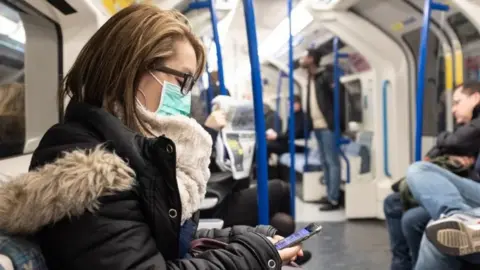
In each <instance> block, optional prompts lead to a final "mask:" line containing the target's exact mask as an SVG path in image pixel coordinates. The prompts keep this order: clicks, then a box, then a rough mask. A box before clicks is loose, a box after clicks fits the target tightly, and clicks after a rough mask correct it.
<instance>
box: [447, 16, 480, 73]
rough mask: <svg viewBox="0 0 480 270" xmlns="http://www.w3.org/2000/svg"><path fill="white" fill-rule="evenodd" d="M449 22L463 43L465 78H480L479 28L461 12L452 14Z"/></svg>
mask: <svg viewBox="0 0 480 270" xmlns="http://www.w3.org/2000/svg"><path fill="white" fill-rule="evenodd" d="M448 23H449V24H450V25H451V26H452V28H453V30H454V31H455V33H456V34H457V36H458V39H459V40H460V43H461V44H462V50H463V57H464V72H465V74H464V76H465V78H466V79H467V80H475V81H476V80H480V72H479V71H480V49H479V48H480V34H479V32H478V30H477V29H476V28H475V26H474V25H473V24H472V23H471V22H470V21H469V20H468V19H467V17H465V16H464V15H463V14H462V13H460V12H458V13H455V14H454V15H452V16H450V17H449V18H448Z"/></svg>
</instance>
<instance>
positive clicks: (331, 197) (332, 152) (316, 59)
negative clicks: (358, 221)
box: [296, 49, 346, 211]
mask: <svg viewBox="0 0 480 270" xmlns="http://www.w3.org/2000/svg"><path fill="white" fill-rule="evenodd" d="M321 57H322V53H321V52H320V51H319V50H317V49H310V50H309V51H308V54H307V56H305V57H304V58H303V59H302V60H301V61H298V64H297V65H296V66H301V67H303V68H305V69H306V70H307V71H308V77H309V78H308V87H307V88H308V89H307V91H308V92H307V115H308V116H309V117H310V119H312V125H313V131H314V133H315V137H316V138H317V140H318V147H319V151H320V159H321V162H322V167H323V175H324V178H325V184H326V187H327V197H324V198H321V199H320V203H322V204H324V205H323V206H322V207H321V208H320V210H321V211H330V210H335V209H338V208H339V207H340V204H339V199H340V182H341V179H340V177H341V172H340V169H341V168H340V155H339V153H338V151H337V147H336V143H337V142H336V141H335V139H336V138H335V134H334V129H335V119H334V89H333V88H334V78H333V66H332V65H328V66H326V67H325V68H324V69H321V68H319V64H320V59H321ZM312 83H313V86H312ZM339 90H340V93H339V94H340V119H339V121H340V122H339V123H337V124H338V125H340V131H341V132H343V131H345V126H346V125H345V115H346V114H345V101H346V100H345V89H344V87H343V85H340V87H339Z"/></svg>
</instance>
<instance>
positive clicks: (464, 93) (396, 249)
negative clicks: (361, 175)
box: [384, 83, 480, 270]
mask: <svg viewBox="0 0 480 270" xmlns="http://www.w3.org/2000/svg"><path fill="white" fill-rule="evenodd" d="M467 89H468V90H467ZM471 89H480V85H479V84H478V83H467V84H465V85H464V86H463V87H459V88H457V89H456V91H455V93H454V100H455V102H454V103H455V104H454V106H453V108H452V111H453V113H454V116H455V119H456V123H457V124H458V125H459V126H458V127H457V128H456V129H455V131H453V132H442V133H440V134H439V135H438V137H437V143H436V145H435V146H434V147H433V148H432V149H431V150H430V151H429V152H428V153H427V155H426V157H425V159H424V160H426V161H429V160H431V159H434V158H438V157H441V156H450V155H453V156H452V157H451V159H452V160H453V161H454V162H458V163H462V162H463V163H464V164H465V165H467V166H469V164H470V162H471V161H470V160H471V158H472V157H476V156H477V153H478V151H479V150H480V117H479V116H480V115H479V112H480V111H479V108H478V106H475V102H473V103H472V104H470V103H469V102H470V100H469V99H468V96H469V95H471V94H472V93H474V92H475V91H473V90H471ZM459 106H461V108H459ZM460 156H462V157H460ZM467 171H468V172H469V174H472V172H473V171H474V169H473V167H471V168H470V169H469V170H467ZM465 176H467V175H465ZM397 191H398V190H397ZM384 212H385V217H386V221H387V225H388V232H389V235H390V243H391V247H392V255H393V256H392V264H391V269H392V270H396V269H411V268H412V266H414V265H415V262H416V260H417V256H418V252H419V248H420V241H421V239H422V235H423V233H424V229H425V227H426V225H427V223H428V221H429V220H430V215H429V213H428V212H427V211H426V210H425V209H424V208H423V207H415V208H413V209H410V210H408V211H406V212H404V209H403V207H402V201H401V199H400V194H399V193H398V192H396V193H392V194H390V195H389V196H387V198H386V199H385V201H384Z"/></svg>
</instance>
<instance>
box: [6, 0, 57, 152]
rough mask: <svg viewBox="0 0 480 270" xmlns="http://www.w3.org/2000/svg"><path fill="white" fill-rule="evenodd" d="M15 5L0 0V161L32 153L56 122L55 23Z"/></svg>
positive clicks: (30, 10) (14, 3)
mask: <svg viewBox="0 0 480 270" xmlns="http://www.w3.org/2000/svg"><path fill="white" fill-rule="evenodd" d="M20 5H21V4H20V3H19V1H10V0H0V159H3V158H8V157H11V156H16V155H20V154H23V153H26V152H31V151H33V150H34V149H35V148H36V147H37V145H38V142H39V141H40V138H41V137H42V136H43V134H44V133H45V131H46V130H47V129H48V128H49V127H50V126H52V125H53V124H55V123H56V122H58V113H57V109H56V90H57V87H58V85H59V80H60V79H61V76H59V70H60V69H59V68H60V64H59V60H60V57H59V42H58V40H59V35H58V32H57V26H56V25H55V23H53V22H51V21H50V20H49V19H47V18H46V17H43V15H41V14H38V13H36V11H34V10H32V9H31V8H30V7H29V6H23V5H22V6H20Z"/></svg>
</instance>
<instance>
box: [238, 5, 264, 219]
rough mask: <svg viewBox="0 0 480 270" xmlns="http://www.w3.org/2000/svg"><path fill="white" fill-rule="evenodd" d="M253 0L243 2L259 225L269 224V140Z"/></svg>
mask: <svg viewBox="0 0 480 270" xmlns="http://www.w3.org/2000/svg"><path fill="white" fill-rule="evenodd" d="M252 2H253V0H243V11H244V13H245V25H246V28H247V38H248V53H249V56H250V66H251V76H252V89H253V106H254V112H255V135H256V138H257V153H256V154H257V157H256V159H257V187H258V189H257V190H258V195H257V196H258V221H259V224H263V225H267V224H268V223H269V210H268V208H269V205H268V167H267V139H266V137H265V117H264V115H263V97H262V93H263V89H262V88H263V85H262V75H261V73H260V71H261V70H260V59H259V57H258V43H257V31H256V29H255V12H254V10H253V3H252Z"/></svg>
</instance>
